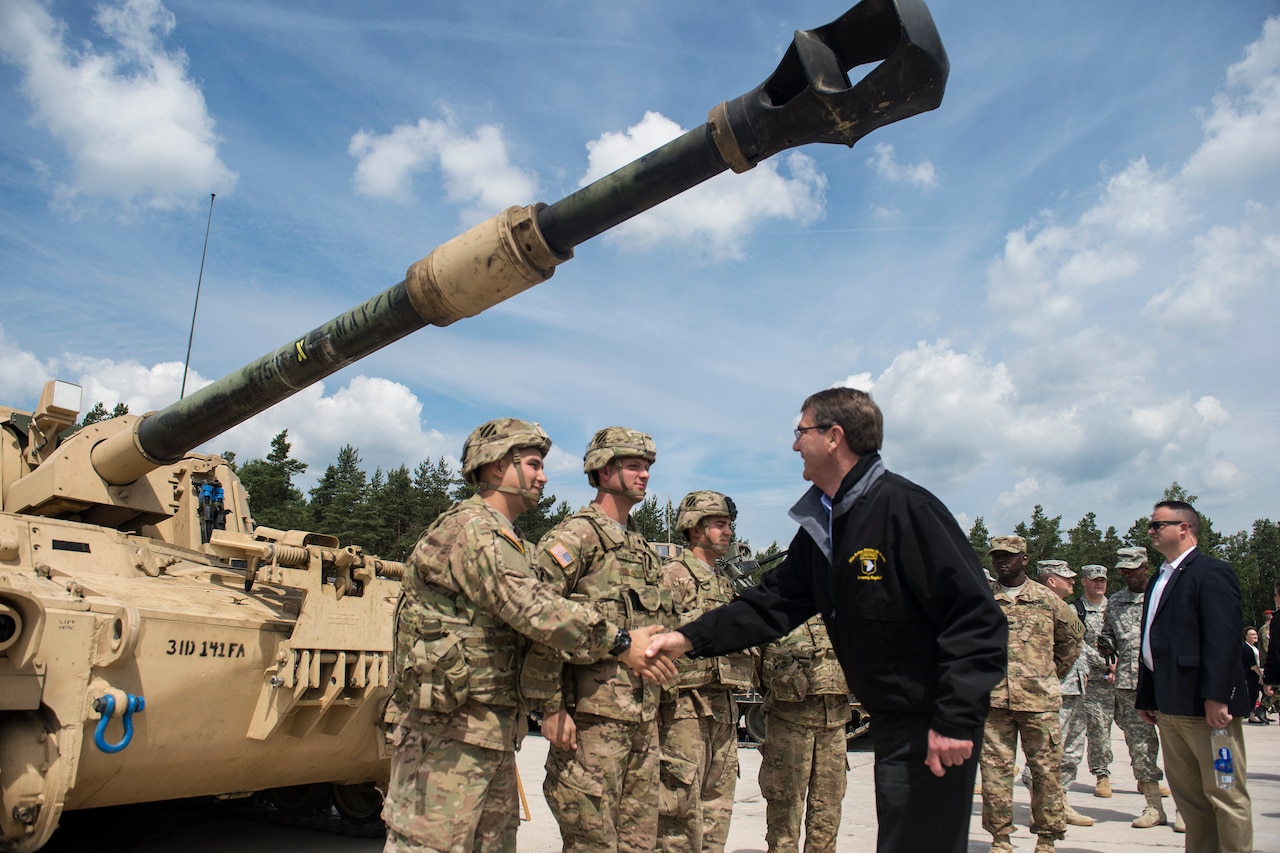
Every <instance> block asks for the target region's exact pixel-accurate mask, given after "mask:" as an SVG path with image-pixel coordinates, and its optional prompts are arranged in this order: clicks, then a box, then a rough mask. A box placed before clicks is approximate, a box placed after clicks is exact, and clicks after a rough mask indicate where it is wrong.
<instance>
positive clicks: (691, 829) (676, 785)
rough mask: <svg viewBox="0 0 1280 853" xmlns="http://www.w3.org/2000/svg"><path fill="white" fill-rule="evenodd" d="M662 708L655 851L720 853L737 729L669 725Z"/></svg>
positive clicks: (713, 722)
mask: <svg viewBox="0 0 1280 853" xmlns="http://www.w3.org/2000/svg"><path fill="white" fill-rule="evenodd" d="M675 704H676V703H674V702H672V703H668V704H666V705H663V706H662V709H661V710H660V712H659V713H660V714H661V717H662V720H661V726H660V728H659V735H658V740H659V742H660V743H661V745H662V750H661V754H662V770H661V774H660V782H661V789H660V790H659V792H658V849H659V850H662V851H664V853H686V852H687V853H702V851H705V853H721V851H723V850H724V845H725V841H727V840H728V837H729V819H730V818H731V817H733V792H734V789H735V788H736V787H737V784H738V725H737V721H736V720H717V719H716V718H715V717H689V718H686V719H669V718H668V714H674V713H675Z"/></svg>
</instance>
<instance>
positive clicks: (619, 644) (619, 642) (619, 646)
mask: <svg viewBox="0 0 1280 853" xmlns="http://www.w3.org/2000/svg"><path fill="white" fill-rule="evenodd" d="M629 648H631V632H630V631H628V630H627V629H626V628H619V629H618V636H617V637H615V638H614V640H613V648H611V649H609V654H610V655H612V656H613V657H615V658H616V657H618V656H619V655H622V654H625V653H626V651H627V649H629Z"/></svg>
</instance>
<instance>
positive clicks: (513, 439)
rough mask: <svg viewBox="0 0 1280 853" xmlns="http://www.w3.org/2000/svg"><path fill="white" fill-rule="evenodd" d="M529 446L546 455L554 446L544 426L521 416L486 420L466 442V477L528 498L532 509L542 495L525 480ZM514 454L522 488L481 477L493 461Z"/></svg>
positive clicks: (480, 485) (473, 482)
mask: <svg viewBox="0 0 1280 853" xmlns="http://www.w3.org/2000/svg"><path fill="white" fill-rule="evenodd" d="M526 447H534V448H537V449H538V450H539V451H540V452H541V453H542V455H543V456H546V455H547V451H549V450H550V449H551V438H550V437H549V436H548V435H547V434H546V432H544V431H543V429H542V427H540V426H538V425H537V424H535V423H534V422H533V421H522V420H520V419H519V418H498V419H496V420H492V421H489V422H487V423H483V424H481V425H480V426H478V427H476V428H475V429H473V430H472V431H471V435H469V436H467V440H466V441H465V442H463V443H462V479H463V480H466V481H467V482H468V483H470V484H471V485H473V486H475V487H476V489H477V490H479V489H490V490H493V491H498V492H506V493H507V494H516V495H519V496H520V497H522V498H524V500H525V503H526V504H528V508H532V507H534V506H537V504H538V501H539V500H540V499H541V497H542V496H541V495H539V494H538V493H537V492H535V491H533V490H532V489H530V488H528V485H527V484H526V483H525V481H524V469H523V468H521V467H520V465H519V459H520V451H521V450H523V449H524V448H526ZM508 454H510V456H511V460H512V462H514V463H516V472H517V473H518V474H519V477H520V488H518V489H517V488H513V487H511V486H503V485H495V484H492V483H485V482H482V481H481V480H480V469H482V468H483V467H484V466H485V465H488V464H489V463H490V462H497V461H498V460H499V459H501V458H503V457H504V456H507V455H508Z"/></svg>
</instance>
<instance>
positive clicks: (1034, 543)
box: [1013, 504, 1062, 571]
mask: <svg viewBox="0 0 1280 853" xmlns="http://www.w3.org/2000/svg"><path fill="white" fill-rule="evenodd" d="M1061 528H1062V516H1060V515H1057V516H1054V517H1053V518H1049V517H1048V516H1046V515H1045V513H1044V507H1042V506H1040V504H1036V505H1035V508H1034V509H1032V511H1031V524H1030V526H1028V525H1027V524H1025V523H1023V522H1018V526H1017V527H1015V528H1013V532H1014V533H1016V534H1018V535H1019V536H1021V537H1022V538H1023V539H1026V540H1027V556H1028V557H1029V558H1030V560H1031V562H1030V564H1029V566H1028V571H1034V570H1035V568H1036V564H1037V563H1039V562H1040V561H1041V560H1052V559H1055V557H1054V556H1053V555H1054V554H1056V553H1057V552H1058V549H1059V548H1061V547H1062V530H1061Z"/></svg>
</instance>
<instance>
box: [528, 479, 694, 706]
mask: <svg viewBox="0 0 1280 853" xmlns="http://www.w3.org/2000/svg"><path fill="white" fill-rule="evenodd" d="M538 571H539V572H540V573H541V574H542V577H543V578H545V579H546V580H547V582H548V583H550V584H551V585H552V586H553V587H555V588H556V589H558V590H560V591H562V592H563V593H564V594H565V595H567V596H569V597H570V598H572V599H574V600H575V601H590V602H592V603H593V604H595V605H596V606H597V607H598V608H599V609H601V610H602V612H603V613H604V614H605V615H606V616H607V617H609V619H610V620H611V621H613V622H615V623H617V624H618V625H621V626H622V627H624V628H639V627H643V626H645V625H652V624H654V623H662V624H666V625H669V624H671V623H672V622H673V621H674V620H673V616H672V612H671V595H670V593H669V592H668V590H667V589H666V587H665V586H664V585H663V582H662V567H661V565H660V561H659V558H658V555H657V553H655V552H654V550H653V549H652V548H651V547H649V543H648V542H646V541H645V539H644V537H643V536H641V535H640V533H639V532H638V531H637V530H636V529H635V527H634V526H632V524H631V523H630V521H629V520H628V523H627V526H626V527H623V526H622V525H620V524H618V523H617V522H615V521H614V520H613V519H611V518H610V517H609V516H607V515H605V514H604V512H603V511H602V510H601V509H600V508H599V507H598V506H596V505H595V504H589V505H588V506H585V507H583V508H582V509H580V510H578V511H577V512H576V513H574V514H573V515H571V516H569V517H568V518H566V519H565V520H564V521H562V522H560V523H559V524H558V525H556V526H555V527H553V528H552V529H551V530H549V531H548V532H547V534H546V535H545V536H543V537H542V541H541V542H539V543H538ZM521 687H522V689H523V690H524V692H525V695H526V696H527V697H529V699H530V701H531V702H532V703H533V704H534V707H535V708H536V709H537V710H540V711H542V712H543V713H550V712H552V711H557V710H560V709H561V708H566V707H571V708H575V709H576V710H578V711H582V712H585V713H588V714H595V715H597V716H601V717H607V718H609V719H612V720H623V721H626V722H641V721H648V720H653V719H655V718H656V715H657V710H658V700H659V695H660V692H661V691H660V689H659V687H658V686H657V685H655V684H649V683H647V682H645V681H644V680H642V679H641V678H640V676H638V675H633V674H632V673H631V672H630V671H629V670H628V669H627V668H626V667H625V666H623V665H622V664H621V663H619V662H618V661H616V660H613V659H612V658H611V659H608V660H603V661H600V662H599V663H595V664H590V665H587V666H571V667H565V666H563V661H562V659H561V658H560V656H558V655H556V654H555V653H554V652H551V651H550V650H549V649H545V648H543V647H541V646H535V647H534V648H533V650H532V651H531V652H530V655H529V661H528V662H527V664H526V665H525V669H524V672H523V673H522V675H521Z"/></svg>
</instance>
